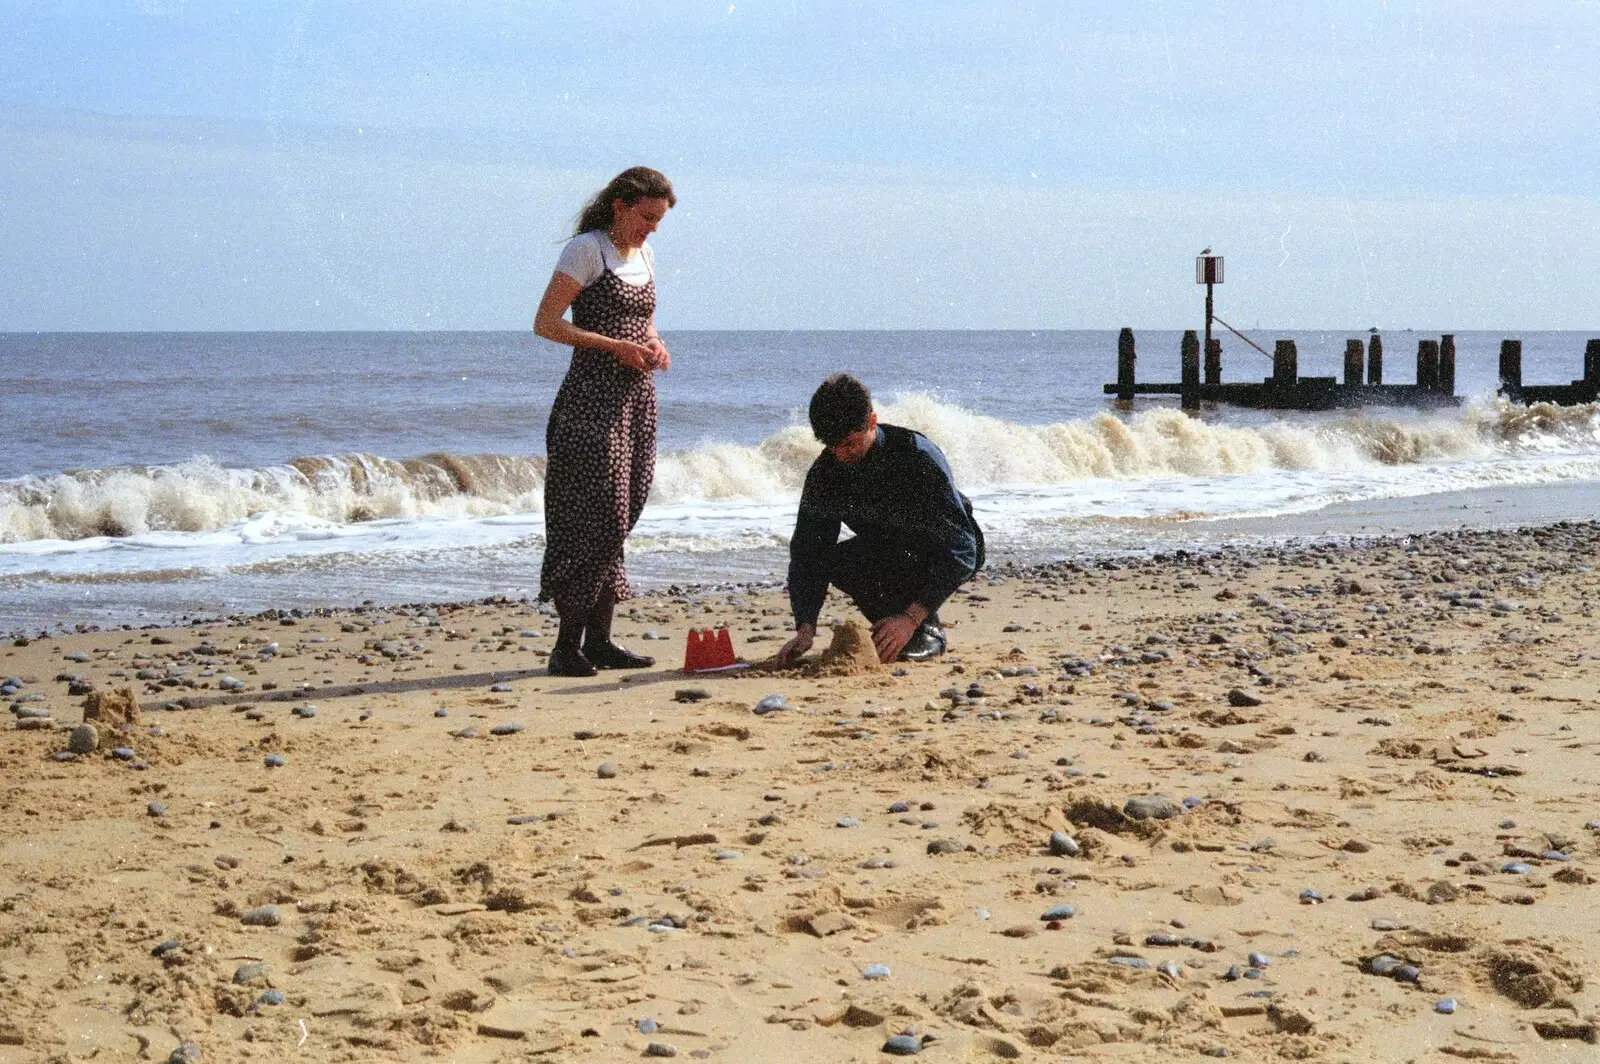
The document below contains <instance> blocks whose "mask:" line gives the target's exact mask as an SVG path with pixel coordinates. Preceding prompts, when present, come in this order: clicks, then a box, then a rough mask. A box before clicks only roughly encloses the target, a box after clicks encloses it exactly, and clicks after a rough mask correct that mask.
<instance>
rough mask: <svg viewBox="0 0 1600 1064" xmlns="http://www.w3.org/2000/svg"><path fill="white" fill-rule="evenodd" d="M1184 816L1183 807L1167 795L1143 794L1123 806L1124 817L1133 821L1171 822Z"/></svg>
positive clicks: (1130, 799)
mask: <svg viewBox="0 0 1600 1064" xmlns="http://www.w3.org/2000/svg"><path fill="white" fill-rule="evenodd" d="M1182 814H1183V806H1181V805H1179V804H1178V803H1177V802H1175V801H1173V800H1172V799H1171V798H1170V797H1169V796H1167V795H1165V794H1142V795H1139V796H1137V797H1134V798H1129V799H1128V800H1127V802H1126V803H1124V805H1123V806H1122V815H1123V816H1125V817H1128V818H1130V819H1132V820H1171V819H1172V818H1173V817H1175V816H1181V815H1182Z"/></svg>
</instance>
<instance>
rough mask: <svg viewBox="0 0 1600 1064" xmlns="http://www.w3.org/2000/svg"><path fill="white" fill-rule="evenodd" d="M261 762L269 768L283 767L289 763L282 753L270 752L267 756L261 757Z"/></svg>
mask: <svg viewBox="0 0 1600 1064" xmlns="http://www.w3.org/2000/svg"><path fill="white" fill-rule="evenodd" d="M261 763H262V764H263V765H265V766H267V767H268V768H282V767H283V766H284V765H286V764H288V762H287V761H286V760H284V756H283V755H282V754H268V755H267V756H266V757H264V758H262V759H261Z"/></svg>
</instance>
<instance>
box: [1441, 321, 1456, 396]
mask: <svg viewBox="0 0 1600 1064" xmlns="http://www.w3.org/2000/svg"><path fill="white" fill-rule="evenodd" d="M1439 390H1440V391H1441V392H1443V393H1444V394H1446V395H1454V394H1456V334H1455V333H1445V334H1444V335H1443V336H1441V337H1439Z"/></svg>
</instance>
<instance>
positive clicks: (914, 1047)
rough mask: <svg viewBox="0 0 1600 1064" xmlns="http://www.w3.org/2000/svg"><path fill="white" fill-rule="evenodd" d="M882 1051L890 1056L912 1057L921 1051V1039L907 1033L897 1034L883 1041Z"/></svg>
mask: <svg viewBox="0 0 1600 1064" xmlns="http://www.w3.org/2000/svg"><path fill="white" fill-rule="evenodd" d="M883 1051H884V1052H885V1053H887V1054H889V1055H890V1056H892V1057H914V1056H916V1055H917V1054H918V1053H920V1052H922V1039H920V1038H916V1037H914V1036H912V1035H909V1034H897V1035H895V1036H894V1037H893V1038H891V1039H889V1040H888V1041H887V1042H885V1043H883Z"/></svg>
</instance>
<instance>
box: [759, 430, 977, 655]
mask: <svg viewBox="0 0 1600 1064" xmlns="http://www.w3.org/2000/svg"><path fill="white" fill-rule="evenodd" d="M841 524H843V525H845V526H846V527H848V528H849V529H850V531H852V532H854V533H855V534H856V535H857V536H858V537H863V543H867V542H870V543H872V544H873V545H874V547H893V548H898V549H900V550H903V551H906V552H908V553H910V554H913V555H915V556H916V557H918V558H920V559H922V560H923V561H925V562H926V564H927V577H926V579H925V580H924V581H923V583H922V586H921V587H920V588H918V589H917V591H916V593H915V594H914V595H913V596H912V601H914V602H920V603H921V604H922V605H924V606H926V607H927V608H928V613H929V614H930V615H931V614H933V613H935V612H937V611H938V609H939V607H940V606H941V605H942V604H943V603H944V600H945V599H947V598H949V597H950V595H951V593H952V592H954V591H955V589H956V588H958V587H960V586H961V584H962V583H963V582H964V581H966V580H968V579H970V578H971V577H972V574H973V573H975V572H976V571H977V570H978V568H979V567H980V566H981V565H982V564H983V532H982V531H981V530H980V529H979V528H978V523H977V521H975V520H973V517H972V504H971V503H970V502H968V501H967V498H966V496H964V495H962V494H961V492H959V491H957V490H956V483H955V478H954V477H953V476H952V475H951V473H950V464H949V463H948V462H946V461H945V457H944V454H943V453H942V452H940V450H939V448H938V447H937V446H935V445H934V443H933V441H932V440H929V439H928V438H927V437H926V436H924V435H922V434H921V433H920V432H914V431H912V430H911V429H906V428H901V427H900V426H898V425H882V424H880V425H879V426H878V436H877V439H876V440H875V441H874V442H873V444H872V447H871V448H869V449H868V451H867V453H866V454H865V455H863V456H862V458H861V460H860V461H859V462H855V463H853V464H846V463H844V462H840V461H838V460H837V459H835V458H834V457H833V452H831V451H828V450H824V451H823V452H822V454H820V455H818V456H817V460H816V461H815V462H813V463H812V464H811V470H810V472H808V473H807V474H806V485H805V488H804V490H803V491H802V492H801V494H800V513H799V517H798V518H797V519H796V521H795V526H794V538H793V539H791V540H790V541H789V603H790V605H791V606H792V607H793V609H794V619H795V623H796V624H797V625H801V624H816V623H817V615H818V614H819V613H821V611H822V601H823V599H824V598H825V597H826V596H827V593H828V558H829V555H830V554H831V553H832V549H833V546H834V544H835V543H837V542H838V539H839V526H840V525H841Z"/></svg>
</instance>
